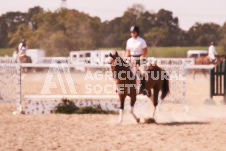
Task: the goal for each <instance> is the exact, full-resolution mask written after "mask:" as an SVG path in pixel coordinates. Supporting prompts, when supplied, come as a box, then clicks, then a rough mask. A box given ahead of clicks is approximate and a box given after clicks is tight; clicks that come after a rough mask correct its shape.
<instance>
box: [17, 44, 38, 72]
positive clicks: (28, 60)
mask: <svg viewBox="0 0 226 151" xmlns="http://www.w3.org/2000/svg"><path fill="white" fill-rule="evenodd" d="M16 52H17V59H19V61H20V63H32V60H31V57H30V56H27V55H26V54H25V52H19V50H18V47H17V48H16ZM31 69H32V68H31V67H23V68H21V71H22V72H23V73H27V72H28V71H30V70H31ZM33 72H35V70H34V69H33Z"/></svg>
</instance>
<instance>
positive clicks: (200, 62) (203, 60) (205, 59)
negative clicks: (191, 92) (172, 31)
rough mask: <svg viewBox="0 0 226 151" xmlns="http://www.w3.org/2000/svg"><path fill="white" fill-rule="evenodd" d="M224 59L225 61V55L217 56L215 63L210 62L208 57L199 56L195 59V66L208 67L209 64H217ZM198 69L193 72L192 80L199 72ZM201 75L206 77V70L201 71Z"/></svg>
mask: <svg viewBox="0 0 226 151" xmlns="http://www.w3.org/2000/svg"><path fill="white" fill-rule="evenodd" d="M224 59H226V56H225V55H217V56H216V61H215V62H212V61H211V60H210V58H209V57H208V56H200V57H197V58H195V64H196V65H209V64H215V65H217V64H219V63H220V62H221V61H223V60H224ZM199 70H200V69H194V70H193V79H195V74H196V72H197V71H199ZM201 71H202V73H203V74H204V76H205V77H206V69H201Z"/></svg>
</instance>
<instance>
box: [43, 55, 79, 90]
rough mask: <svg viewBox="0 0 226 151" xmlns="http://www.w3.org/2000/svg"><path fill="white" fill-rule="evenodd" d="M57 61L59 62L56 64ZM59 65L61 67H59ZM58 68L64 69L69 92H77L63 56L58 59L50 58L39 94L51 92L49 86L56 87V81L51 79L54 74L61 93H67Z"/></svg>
mask: <svg viewBox="0 0 226 151" xmlns="http://www.w3.org/2000/svg"><path fill="white" fill-rule="evenodd" d="M58 62H60V64H58ZM60 65H61V67H59V66H60ZM60 69H63V71H64V75H65V78H66V81H67V83H68V87H69V90H70V92H71V94H77V92H76V89H75V87H74V82H73V80H72V77H71V74H70V70H69V67H68V64H67V63H66V59H65V58H64V57H62V58H60V59H59V58H53V59H52V62H51V64H50V67H49V71H48V73H47V76H46V79H45V83H44V85H43V88H42V91H41V94H51V92H50V88H57V86H56V83H55V82H52V81H51V80H52V78H53V76H54V75H57V78H58V81H59V83H60V87H61V90H62V92H63V94H67V91H66V88H65V85H64V82H63V79H62V76H61V73H60Z"/></svg>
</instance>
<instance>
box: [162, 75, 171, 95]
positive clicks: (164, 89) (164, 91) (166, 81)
mask: <svg viewBox="0 0 226 151" xmlns="http://www.w3.org/2000/svg"><path fill="white" fill-rule="evenodd" d="M168 78H169V76H168V75H167V78H164V80H163V84H162V96H161V99H164V98H165V97H166V95H167V94H168V93H169V79H168Z"/></svg>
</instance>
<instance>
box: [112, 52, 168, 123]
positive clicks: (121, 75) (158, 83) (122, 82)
mask: <svg viewBox="0 0 226 151" xmlns="http://www.w3.org/2000/svg"><path fill="white" fill-rule="evenodd" d="M109 56H110V57H111V61H110V65H111V71H112V74H113V78H114V79H115V80H116V85H117V88H118V90H119V92H118V96H119V99H120V110H119V121H118V123H119V124H120V123H121V122H122V119H123V110H124V102H125V98H126V96H129V97H130V100H131V102H130V105H131V110H130V112H131V114H132V115H133V117H134V118H135V120H136V122H137V123H139V122H140V118H138V117H137V116H136V115H135V114H134V112H133V108H134V104H135V102H136V96H137V95H138V94H141V93H140V92H138V91H137V87H136V85H137V84H136V82H137V80H136V79H137V77H136V75H135V73H133V72H132V71H131V70H130V65H129V64H128V63H126V62H125V61H124V60H123V59H122V58H121V57H120V56H119V55H118V53H117V52H116V53H115V54H111V53H110V55H109ZM147 71H148V72H147V75H148V76H147V77H148V78H147V79H145V82H146V84H145V89H146V90H147V91H148V95H147V97H149V98H150V99H151V100H152V103H153V105H154V111H153V118H154V116H155V110H156V106H157V105H158V95H159V92H160V90H161V91H162V95H161V99H164V98H165V97H166V95H167V94H168V93H169V79H168V75H167V73H166V71H165V70H163V69H161V68H160V67H158V66H157V65H150V66H149V67H148V70H147ZM158 72H159V73H158ZM153 73H154V76H155V77H158V76H157V74H160V73H164V74H165V76H166V78H164V79H162V78H152V75H153ZM151 74H152V75H151ZM132 77H133V78H132ZM159 77H161V76H159ZM128 86H129V87H128ZM151 89H153V97H152V94H151Z"/></svg>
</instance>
